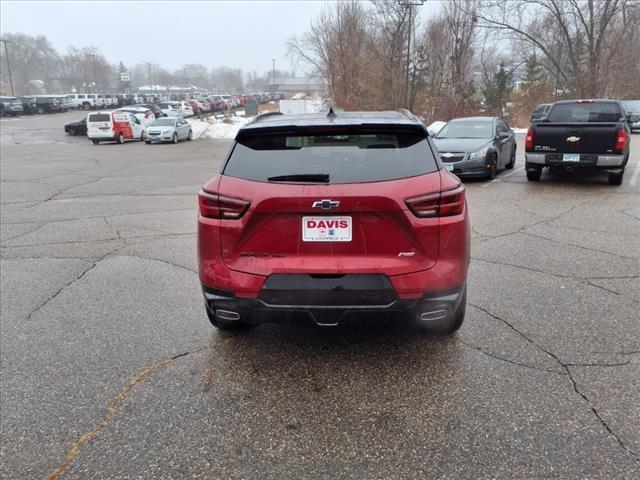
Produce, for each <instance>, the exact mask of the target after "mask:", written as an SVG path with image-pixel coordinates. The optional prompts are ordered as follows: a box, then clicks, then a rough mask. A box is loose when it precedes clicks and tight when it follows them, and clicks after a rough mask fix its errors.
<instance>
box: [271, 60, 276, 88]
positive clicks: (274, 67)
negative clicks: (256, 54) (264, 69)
mask: <svg viewBox="0 0 640 480" xmlns="http://www.w3.org/2000/svg"><path fill="white" fill-rule="evenodd" d="M271 61H272V62H273V74H272V77H271V83H272V84H273V85H272V87H274V88H275V86H276V59H275V58H272V59H271Z"/></svg>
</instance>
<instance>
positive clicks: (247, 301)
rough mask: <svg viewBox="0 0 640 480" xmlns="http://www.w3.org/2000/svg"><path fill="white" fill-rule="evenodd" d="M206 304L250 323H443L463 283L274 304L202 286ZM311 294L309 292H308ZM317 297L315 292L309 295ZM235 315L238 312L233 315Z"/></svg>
mask: <svg viewBox="0 0 640 480" xmlns="http://www.w3.org/2000/svg"><path fill="white" fill-rule="evenodd" d="M202 291H203V294H204V299H205V305H206V308H207V310H208V311H209V313H210V314H211V315H216V316H219V317H220V318H222V319H225V320H229V318H231V317H234V318H235V317H237V318H236V319H237V320H240V321H244V322H248V323H252V324H261V323H307V324H315V325H320V326H336V325H338V324H344V323H348V322H350V321H357V320H362V319H365V318H366V319H367V320H369V319H383V318H408V319H415V320H418V321H423V322H442V321H448V320H449V319H451V318H453V317H454V316H455V314H456V311H458V309H459V307H460V304H461V303H462V302H463V301H464V298H465V291H466V284H463V285H460V286H458V287H455V288H451V289H448V290H444V291H436V292H428V293H424V294H423V295H422V296H420V297H417V298H411V299H400V298H395V299H393V300H391V301H390V302H388V303H386V304H378V303H375V304H372V303H368V300H367V298H366V296H364V297H363V298H362V299H361V301H360V302H358V303H356V304H354V305H345V304H318V303H319V302H314V303H313V304H306V303H305V302H304V301H302V302H297V303H296V304H295V305H290V304H281V303H277V304H273V303H269V302H268V301H265V300H264V299H263V298H260V297H259V298H242V297H236V296H235V295H234V294H233V292H229V291H225V290H218V289H214V288H211V287H207V286H205V285H203V286H202ZM310 293H311V292H310ZM311 296H312V297H316V299H317V292H313V293H312V294H311ZM236 314H237V315H236Z"/></svg>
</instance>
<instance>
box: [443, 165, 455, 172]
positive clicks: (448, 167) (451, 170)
mask: <svg viewBox="0 0 640 480" xmlns="http://www.w3.org/2000/svg"><path fill="white" fill-rule="evenodd" d="M443 165H444V168H445V169H447V170H449V171H450V172H453V163H444V164H443Z"/></svg>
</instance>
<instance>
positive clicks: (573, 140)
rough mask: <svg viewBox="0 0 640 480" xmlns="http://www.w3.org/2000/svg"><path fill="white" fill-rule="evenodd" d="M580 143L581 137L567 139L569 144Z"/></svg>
mask: <svg viewBox="0 0 640 480" xmlns="http://www.w3.org/2000/svg"><path fill="white" fill-rule="evenodd" d="M579 141H580V137H567V142H569V143H576V142H579Z"/></svg>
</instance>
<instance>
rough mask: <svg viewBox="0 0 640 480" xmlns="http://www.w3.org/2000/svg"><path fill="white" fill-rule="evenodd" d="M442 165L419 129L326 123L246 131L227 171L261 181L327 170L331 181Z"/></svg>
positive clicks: (387, 176)
mask: <svg viewBox="0 0 640 480" xmlns="http://www.w3.org/2000/svg"><path fill="white" fill-rule="evenodd" d="M437 169H438V166H437V164H436V160H435V158H434V156H433V152H432V150H431V148H430V145H429V141H428V140H427V135H426V133H424V132H422V131H420V130H417V129H414V130H408V129H406V130H402V129H398V130H393V129H384V130H380V129H375V130H372V129H368V130H367V129H358V128H355V129H354V128H349V129H344V128H342V129H337V130H334V129H326V128H325V129H323V130H319V129H310V130H300V131H295V132H284V133H274V132H264V133H262V132H256V133H249V134H241V135H240V137H239V139H238V140H237V142H236V144H235V146H234V148H233V152H232V153H231V156H230V157H229V161H228V162H227V165H226V166H225V168H224V171H223V174H224V175H229V176H231V177H237V178H244V179H247V180H256V181H268V179H269V178H273V177H283V176H290V175H295V176H298V175H300V176H305V175H323V176H328V178H329V182H328V183H359V182H376V181H382V180H395V179H400V178H406V177H415V176H418V175H424V174H426V173H431V172H435V171H436V170H437Z"/></svg>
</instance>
